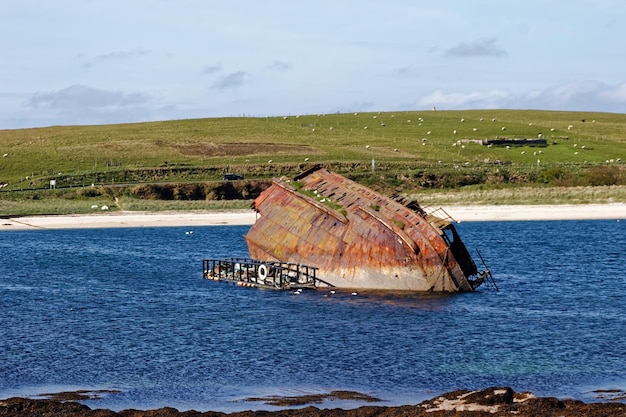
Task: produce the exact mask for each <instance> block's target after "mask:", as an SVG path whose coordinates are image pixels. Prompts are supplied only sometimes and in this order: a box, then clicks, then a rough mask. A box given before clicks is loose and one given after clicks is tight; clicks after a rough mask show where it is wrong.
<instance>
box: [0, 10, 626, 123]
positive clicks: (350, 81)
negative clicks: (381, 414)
mask: <svg viewBox="0 0 626 417" xmlns="http://www.w3.org/2000/svg"><path fill="white" fill-rule="evenodd" d="M625 21H626V2H624V1H623V0H559V1H557V0H506V1H504V0H471V1H470V0H436V1H421V0H385V1H381V0H378V1H371V0H358V1H357V0H345V1H341V0H315V1H309V0H301V1H299V0H263V1H257V0H245V1H244V0H55V1H41V0H0V129H18V128H29V127H44V126H53V125H94V124H95V125H100V124H111V123H126V122H145V121H156V120H174V119H190V118H205V117H230V116H235V117H239V116H255V117H265V116H284V115H305V114H327V113H337V112H339V113H349V112H367V111H413V110H418V111H419V110H431V109H432V108H433V107H436V108H437V109H442V110H453V109H454V110H462V109H539V110H571V111H601V112H612V113H626V70H625V69H626V53H625V52H624V51H625V49H624V47H625V42H626V25H625V24H624V22H625Z"/></svg>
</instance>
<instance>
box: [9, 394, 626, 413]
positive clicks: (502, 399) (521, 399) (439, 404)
mask: <svg viewBox="0 0 626 417" xmlns="http://www.w3.org/2000/svg"><path fill="white" fill-rule="evenodd" d="M617 400H618V401H623V400H624V398H623V397H622V396H620V397H618V398H617ZM618 401H615V402H601V403H584V402H582V401H577V400H559V399H557V398H537V397H535V396H534V395H532V394H529V393H515V392H514V391H513V390H512V389H511V388H507V387H502V388H488V389H485V390H482V391H454V392H450V393H447V394H444V395H442V396H439V397H437V398H434V399H432V400H428V401H425V402H422V403H420V404H418V405H406V406H400V407H380V406H363V407H360V408H357V409H352V410H343V409H339V408H334V409H320V408H317V407H313V406H307V407H305V408H299V409H286V410H280V411H242V412H236V413H220V412H213V411H208V412H198V411H182V412H181V411H178V410H176V409H174V408H167V407H166V408H160V409H157V410H147V411H142V410H123V411H120V412H114V411H111V410H104V409H91V408H89V407H87V406H86V405H82V404H79V403H77V402H75V401H66V400H59V399H36V400H35V399H26V398H9V399H6V400H0V417H139V416H142V417H196V416H202V417H226V416H228V417H485V416H489V417H500V416H516V417H620V416H624V417H626V404H624V403H623V402H618Z"/></svg>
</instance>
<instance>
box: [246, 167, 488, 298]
mask: <svg viewBox="0 0 626 417" xmlns="http://www.w3.org/2000/svg"><path fill="white" fill-rule="evenodd" d="M254 206H255V209H256V210H257V211H258V213H259V214H260V216H259V218H258V219H257V221H256V222H255V224H254V225H253V226H252V227H251V228H250V230H249V232H248V234H247V235H246V241H247V243H248V250H249V252H250V256H251V257H252V258H254V259H258V260H266V261H281V262H291V263H301V264H306V265H312V266H315V267H316V268H318V276H319V277H321V278H322V279H323V280H324V281H326V282H328V283H329V284H332V285H334V286H336V287H340V288H359V289H384V290H408V291H438V292H458V291H473V290H474V289H475V288H476V287H477V286H478V285H479V284H480V282H482V280H483V279H484V276H481V275H479V274H478V271H477V268H476V265H475V263H474V261H473V260H472V258H471V256H470V255H469V253H468V252H467V250H466V248H465V245H464V244H463V242H462V241H461V240H460V238H459V236H458V234H457V232H456V230H455V229H454V226H453V224H452V223H451V222H448V221H445V220H443V219H440V218H437V217H433V216H429V215H428V214H426V213H425V212H424V211H423V210H422V209H421V208H420V207H419V205H417V203H415V202H406V201H402V200H401V199H393V198H388V197H384V196H382V195H380V194H378V193H376V192H374V191H372V190H371V189H369V188H367V187H364V186H362V185H360V184H358V183H356V182H354V181H351V180H349V179H347V178H345V177H342V176H340V175H338V174H335V173H332V172H329V171H327V170H325V169H323V168H320V167H315V168H313V169H311V170H309V171H307V172H305V173H303V174H301V175H299V176H297V177H296V178H294V179H293V180H289V179H286V178H282V179H275V180H274V181H273V183H272V185H271V187H270V188H268V189H267V190H266V191H264V192H263V193H262V194H261V195H260V196H259V197H258V198H257V199H256V200H255V202H254Z"/></svg>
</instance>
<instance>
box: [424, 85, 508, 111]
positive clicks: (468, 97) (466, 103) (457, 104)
mask: <svg viewBox="0 0 626 417" xmlns="http://www.w3.org/2000/svg"><path fill="white" fill-rule="evenodd" d="M509 98H510V94H509V93H508V92H506V91H502V90H491V91H474V92H470V93H446V92H444V91H443V90H436V91H434V92H432V93H430V94H428V95H426V96H423V97H420V98H419V99H418V100H417V105H418V107H420V108H430V107H437V108H441V109H442V110H443V109H469V108H498V107H500V104H501V103H502V102H504V101H506V100H507V99H509Z"/></svg>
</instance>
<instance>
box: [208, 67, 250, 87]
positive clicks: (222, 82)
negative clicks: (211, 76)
mask: <svg viewBox="0 0 626 417" xmlns="http://www.w3.org/2000/svg"><path fill="white" fill-rule="evenodd" d="M248 77H249V74H248V73H247V72H245V71H237V72H233V73H230V74H227V75H225V76H223V77H221V78H220V79H219V80H217V81H215V82H214V83H213V84H212V85H211V88H212V89H216V90H230V89H233V88H237V87H239V86H241V85H242V84H243V83H244V82H245V81H246V79H247V78H248Z"/></svg>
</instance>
